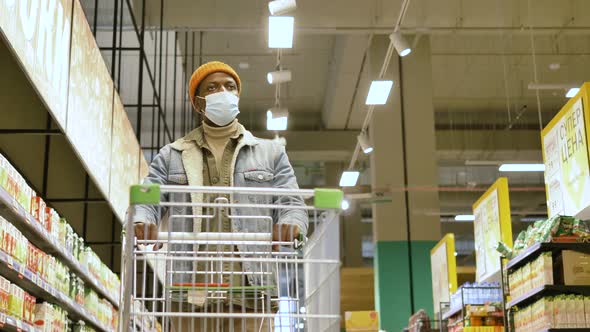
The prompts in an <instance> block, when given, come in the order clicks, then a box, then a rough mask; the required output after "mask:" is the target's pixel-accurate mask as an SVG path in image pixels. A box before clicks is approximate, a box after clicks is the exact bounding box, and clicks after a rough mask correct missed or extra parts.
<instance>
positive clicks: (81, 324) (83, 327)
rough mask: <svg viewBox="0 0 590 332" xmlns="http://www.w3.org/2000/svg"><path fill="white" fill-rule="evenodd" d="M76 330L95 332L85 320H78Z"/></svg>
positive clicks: (79, 331) (77, 331) (76, 331)
mask: <svg viewBox="0 0 590 332" xmlns="http://www.w3.org/2000/svg"><path fill="white" fill-rule="evenodd" d="M74 332H95V331H94V329H93V328H91V327H88V326H86V324H84V322H77V323H76V325H74Z"/></svg>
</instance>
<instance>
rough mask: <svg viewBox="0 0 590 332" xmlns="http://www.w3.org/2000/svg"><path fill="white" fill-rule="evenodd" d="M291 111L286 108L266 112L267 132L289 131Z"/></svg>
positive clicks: (276, 108)
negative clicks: (288, 124)
mask: <svg viewBox="0 0 590 332" xmlns="http://www.w3.org/2000/svg"><path fill="white" fill-rule="evenodd" d="M288 121H289V111H288V110H287V109H286V108H278V107H273V108H271V109H269V110H268V111H267V112H266V129H267V130H275V131H280V130H287V123H288Z"/></svg>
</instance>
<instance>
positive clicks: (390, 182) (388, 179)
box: [369, 37, 441, 331]
mask: <svg viewBox="0 0 590 332" xmlns="http://www.w3.org/2000/svg"><path fill="white" fill-rule="evenodd" d="M388 42H389V40H388V39H387V38H382V37H379V38H376V39H375V40H374V41H373V46H372V47H371V52H370V54H369V58H370V61H371V63H372V66H371V72H372V75H373V77H374V76H376V75H377V73H378V70H379V68H378V67H380V64H381V63H382V61H383V58H384V53H385V51H386V49H387V45H388ZM377 64H378V65H377ZM385 79H393V80H394V90H393V91H392V93H391V95H390V97H389V102H388V104H387V105H385V107H379V108H378V109H376V111H375V113H374V116H373V119H372V121H371V124H370V133H371V136H372V140H373V144H374V148H375V150H374V152H373V153H372V154H371V181H372V188H373V191H374V192H376V193H377V194H378V193H379V192H383V193H384V195H387V194H388V193H387V192H390V193H391V198H392V199H391V202H386V203H378V204H374V205H373V223H374V224H373V238H374V241H375V258H374V267H375V302H376V303H375V308H376V310H378V311H379V314H380V315H379V316H380V324H381V329H383V330H385V331H400V330H401V329H402V328H403V327H405V326H406V325H407V322H408V318H409V316H410V315H411V314H412V313H414V312H416V311H418V310H419V309H426V310H427V312H429V314H430V315H431V316H432V286H431V285H432V283H431V277H430V276H431V272H430V249H431V248H432V247H434V245H435V244H436V243H437V241H438V240H439V239H440V237H441V234H440V217H439V202H438V191H437V186H438V177H437V164H436V144H435V129H434V109H433V104H432V69H431V63H430V40H429V38H427V37H422V38H421V39H420V41H419V43H418V44H417V45H416V46H415V47H414V48H413V50H412V53H411V54H410V55H408V56H407V57H405V58H403V60H402V61H401V68H400V63H399V62H398V57H397V54H395V55H394V56H393V58H392V60H391V63H390V65H389V70H388V73H387V74H386V76H385ZM408 225H409V227H408Z"/></svg>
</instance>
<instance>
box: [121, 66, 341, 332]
mask: <svg viewBox="0 0 590 332" xmlns="http://www.w3.org/2000/svg"><path fill="white" fill-rule="evenodd" d="M240 91H241V81H240V78H239V76H238V74H237V73H236V72H235V71H234V70H233V69H232V68H231V67H230V66H228V65H226V64H224V63H221V62H209V63H206V64H204V65H202V66H201V67H199V68H198V69H197V70H196V71H195V72H194V73H193V75H192V77H191V80H190V83H189V97H190V100H191V103H192V105H193V107H194V109H195V111H196V112H198V113H200V114H201V115H202V118H203V121H202V123H201V125H200V126H199V127H198V128H196V129H195V130H193V131H191V132H190V133H189V134H187V135H186V136H185V137H183V138H181V139H179V140H177V141H176V142H174V143H172V144H168V145H166V146H165V147H163V148H162V149H161V150H160V152H159V153H158V155H157V156H156V157H155V158H154V160H153V161H152V164H151V165H150V170H149V175H148V176H147V177H146V178H145V180H144V184H145V186H142V187H135V188H133V190H132V195H131V201H132V206H131V208H130V211H129V213H128V224H127V225H128V226H127V230H128V234H127V236H128V237H127V241H126V242H125V245H124V256H123V274H124V275H123V283H122V288H123V292H124V294H123V296H122V298H124V299H123V303H122V308H121V311H122V315H121V317H122V319H121V322H120V329H121V330H127V329H129V328H132V329H140V330H149V329H150V328H155V327H156V326H161V327H162V329H163V330H165V331H303V330H309V328H310V326H311V325H310V324H312V323H313V322H311V320H312V319H331V323H330V322H329V323H327V324H324V325H325V327H326V328H325V329H322V330H331V328H332V326H334V327H335V326H336V325H338V324H335V323H334V320H335V321H337V313H338V312H337V311H336V312H335V313H334V314H331V315H327V314H324V313H319V311H318V314H317V315H313V314H312V315H310V312H309V309H310V306H309V305H308V307H305V306H304V305H303V304H304V303H303V302H305V294H304V293H305V291H307V292H309V290H310V289H311V288H310V289H307V290H306V289H305V288H304V283H303V280H304V279H306V278H304V275H303V274H305V275H306V276H307V279H309V280H306V282H309V281H314V280H315V281H318V282H319V281H322V282H323V283H327V281H328V280H332V281H333V278H336V280H337V275H338V273H337V266H338V260H337V259H338V255H335V256H334V259H326V257H323V258H322V257H319V256H318V255H316V256H318V257H315V258H316V259H312V258H311V257H307V258H306V257H304V256H303V255H302V253H301V252H300V251H299V250H298V249H299V246H300V245H301V243H302V241H303V240H304V239H305V236H306V234H307V233H308V226H309V225H308V224H309V216H310V215H311V216H312V218H313V221H314V223H313V225H314V226H315V227H314V228H317V229H316V230H315V232H316V233H317V237H320V236H327V234H328V233H329V232H328V231H327V230H328V229H327V228H326V227H327V225H328V223H325V224H324V225H319V220H320V219H321V220H322V221H324V220H330V221H332V220H336V222H332V226H330V227H336V229H337V216H336V214H335V213H331V214H329V215H326V214H322V215H321V218H320V214H319V212H318V209H317V208H337V207H338V206H339V201H340V200H341V198H342V195H341V192H329V191H319V192H318V191H313V190H299V189H298V185H297V181H296V178H295V174H294V172H293V168H292V167H291V165H290V163H289V160H288V158H287V155H286V152H285V148H284V147H283V146H282V145H281V144H279V143H277V142H275V141H270V140H263V139H259V138H256V137H254V136H253V135H252V134H251V133H250V132H249V131H247V130H246V129H245V128H244V127H243V126H242V125H241V124H240V123H239V122H238V120H237V118H236V117H237V115H238V114H239V108H238V101H239V96H240ZM311 198H313V199H314V206H308V205H307V204H306V199H311ZM326 216H328V218H326ZM320 229H322V230H323V231H322V232H320V231H318V230H320ZM332 231H334V230H333V229H332ZM130 233H131V234H133V235H134V236H135V238H131V237H130V235H131V234H130ZM336 234H337V233H336ZM333 235H335V234H333ZM335 236H336V238H337V237H338V236H337V235H335ZM324 242H325V244H328V243H329V241H324ZM336 243H337V239H336ZM320 247H321V246H318V247H317V249H316V250H318V249H319V248H320ZM335 250H336V254H337V250H338V249H337V246H336V249H335ZM310 252H311V251H310ZM332 255H334V254H333V253H332ZM320 256H321V255H320ZM317 258H322V259H323V260H317ZM306 264H307V265H306ZM310 264H323V265H324V268H325V267H326V266H333V268H331V269H329V270H325V271H323V270H322V269H321V268H316V269H315V273H316V275H309V273H311V271H306V268H305V267H306V266H307V267H309V266H310ZM148 271H153V277H151V278H150V274H149V273H148ZM322 272H325V273H327V274H326V275H325V276H324V277H321V276H320V275H318V273H322ZM125 274H127V275H125ZM131 275H133V276H134V277H133V278H131V277H130V276H131ZM330 278H331V279H330ZM320 286H322V287H328V288H329V287H333V283H332V285H331V286H330V285H316V287H317V288H319V287H320ZM320 293H321V292H320V291H316V292H315V293H314V294H311V295H313V296H314V297H317V298H319V297H320V296H321V294H320ZM126 295H128V296H126ZM324 296H325V294H324ZM333 298H334V296H333V295H332V294H330V299H329V302H330V303H327V302H326V303H324V304H330V305H331V307H334V303H332V302H335V300H334V299H333ZM336 298H337V295H336ZM322 301H324V302H325V301H326V300H325V299H324V300H322ZM318 303H320V302H319V301H318ZM310 305H311V307H313V306H314V304H313V303H311V304H310ZM317 305H318V304H316V306H317ZM328 307H329V306H326V308H328ZM318 310H319V309H318ZM324 310H325V309H324ZM308 318H309V319H310V321H307V319H308ZM156 322H157V323H156ZM318 326H319V325H318ZM335 330H337V329H335ZM314 331H315V330H314ZM318 331H319V330H318Z"/></svg>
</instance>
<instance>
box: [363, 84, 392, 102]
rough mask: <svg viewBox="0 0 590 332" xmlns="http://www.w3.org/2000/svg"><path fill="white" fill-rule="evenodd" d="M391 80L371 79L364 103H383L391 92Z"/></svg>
mask: <svg viewBox="0 0 590 332" xmlns="http://www.w3.org/2000/svg"><path fill="white" fill-rule="evenodd" d="M392 86H393V81H373V82H371V87H370V88H369V94H368V95H367V100H366V101H365V104H366V105H385V103H387V98H388V97H389V93H390V92H391V87H392Z"/></svg>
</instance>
